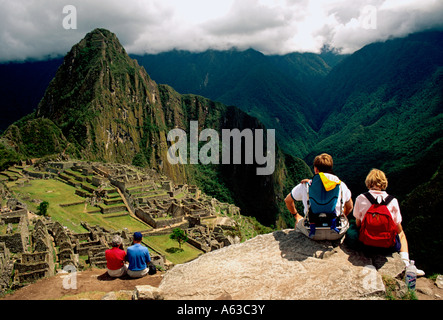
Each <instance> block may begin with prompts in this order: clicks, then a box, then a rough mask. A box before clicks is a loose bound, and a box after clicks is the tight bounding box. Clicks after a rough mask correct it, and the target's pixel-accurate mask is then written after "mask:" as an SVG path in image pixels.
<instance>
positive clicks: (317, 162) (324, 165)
mask: <svg viewBox="0 0 443 320" xmlns="http://www.w3.org/2000/svg"><path fill="white" fill-rule="evenodd" d="M333 165H334V162H333V160H332V157H331V156H330V155H329V154H327V153H322V154H320V155H318V156H316V157H315V159H314V167H316V168H317V169H318V171H320V172H326V173H332V167H333Z"/></svg>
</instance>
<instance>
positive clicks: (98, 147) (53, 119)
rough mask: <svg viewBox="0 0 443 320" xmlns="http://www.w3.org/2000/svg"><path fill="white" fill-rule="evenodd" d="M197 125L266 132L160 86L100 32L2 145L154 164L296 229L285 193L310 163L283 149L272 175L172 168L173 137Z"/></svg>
mask: <svg viewBox="0 0 443 320" xmlns="http://www.w3.org/2000/svg"><path fill="white" fill-rule="evenodd" d="M191 121H197V122H198V129H199V132H200V131H201V130H203V129H215V130H216V132H217V133H219V134H220V136H222V130H223V129H231V130H232V129H238V130H240V131H243V130H244V129H251V131H253V130H255V129H264V130H265V128H264V126H263V125H262V124H261V123H260V122H259V121H258V120H257V119H255V118H253V117H251V116H249V115H247V114H246V113H244V112H243V111H241V110H240V109H238V108H236V107H233V106H226V105H224V104H221V103H218V102H214V101H211V100H209V99H206V98H204V97H201V96H197V95H191V94H187V95H181V94H179V93H177V92H176V91H175V90H174V89H173V88H171V87H170V86H168V85H157V83H155V82H154V81H153V80H152V79H151V78H150V77H149V75H148V73H147V72H146V70H145V69H144V68H143V67H140V66H139V64H138V63H137V62H136V61H135V60H133V59H131V58H130V57H129V56H128V55H127V53H126V51H125V49H124V48H123V47H122V45H121V44H120V42H119V40H118V39H117V37H116V35H115V34H113V33H111V32H110V31H108V30H105V29H95V30H93V31H92V32H90V33H88V34H87V35H86V36H85V38H84V39H83V40H81V41H80V42H79V43H78V44H76V45H74V46H73V47H72V49H71V51H70V52H69V53H68V54H67V55H66V56H65V58H64V61H63V63H62V64H61V66H60V67H59V69H58V71H57V73H56V75H55V77H54V79H53V80H52V81H51V82H50V84H49V86H48V88H47V90H46V92H45V94H44V97H43V98H42V100H41V102H40V104H39V105H38V108H37V110H36V111H35V112H34V113H32V114H30V115H28V116H26V117H24V118H22V119H21V120H20V121H17V122H16V123H15V124H13V125H11V126H9V128H8V129H7V130H6V131H5V132H4V134H3V140H4V141H6V142H7V143H4V145H3V147H2V148H3V149H4V151H8V152H9V153H14V152H15V154H13V155H10V156H9V157H10V158H12V159H15V158H20V157H21V158H33V157H43V156H45V155H50V154H54V153H65V154H68V155H71V156H72V157H73V158H78V159H88V160H92V161H103V162H118V163H130V164H135V165H139V166H147V167H150V168H154V169H157V170H159V171H161V172H162V173H164V174H165V175H167V176H168V177H169V178H171V179H172V180H173V181H175V182H177V183H183V182H188V183H195V184H197V185H198V186H199V187H200V188H201V189H202V190H203V191H204V192H205V193H206V194H209V195H212V196H214V197H216V198H218V199H220V200H222V201H229V202H235V204H236V205H237V206H239V207H240V208H241V210H242V214H244V215H250V216H254V217H256V218H257V220H259V221H260V222H262V223H264V224H267V225H271V224H272V225H275V224H278V225H279V226H283V227H285V226H287V225H288V224H291V217H290V216H289V214H288V213H287V212H285V211H286V210H285V208H284V204H283V201H282V197H283V193H284V191H283V190H287V188H288V186H289V185H291V184H293V183H294V181H298V180H299V179H301V178H302V177H306V176H307V175H310V174H311V171H310V169H309V168H308V166H307V165H306V164H305V163H304V161H302V160H300V159H298V158H294V157H292V156H288V155H284V154H283V153H282V152H281V150H280V149H279V147H278V146H276V151H275V154H276V157H275V170H274V173H273V174H271V175H257V174H256V169H257V167H258V164H257V163H253V164H244V162H242V164H220V165H216V164H208V165H203V164H189V165H187V164H171V163H170V162H169V161H168V159H167V153H168V150H169V148H170V146H171V144H172V142H171V141H168V139H167V135H168V132H169V131H170V130H172V129H175V128H180V129H182V130H184V131H185V132H188V133H189V132H190V123H191ZM48 145H50V146H51V147H48ZM265 147H266V144H265ZM232 148H234V146H233V144H232V145H231V149H232ZM242 148H243V149H244V144H243V146H242ZM231 151H233V150H231ZM231 154H232V153H231ZM282 177H285V179H283V178H282ZM284 184H287V185H286V186H285V185H284Z"/></svg>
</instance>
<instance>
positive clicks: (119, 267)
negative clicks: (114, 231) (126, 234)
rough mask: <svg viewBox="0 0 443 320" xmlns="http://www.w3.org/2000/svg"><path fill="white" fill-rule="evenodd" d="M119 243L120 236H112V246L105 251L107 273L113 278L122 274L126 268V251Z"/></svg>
mask: <svg viewBox="0 0 443 320" xmlns="http://www.w3.org/2000/svg"><path fill="white" fill-rule="evenodd" d="M121 245H122V238H121V237H120V236H118V235H116V236H114V237H113V238H112V242H111V246H112V248H111V249H108V250H106V251H105V257H106V267H107V269H108V274H109V276H111V277H114V278H118V277H121V276H123V275H124V274H125V273H126V270H127V269H128V267H127V265H126V264H125V260H126V252H125V251H124V250H122V249H121Z"/></svg>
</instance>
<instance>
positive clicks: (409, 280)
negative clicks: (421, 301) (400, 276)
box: [405, 260, 417, 290]
mask: <svg viewBox="0 0 443 320" xmlns="http://www.w3.org/2000/svg"><path fill="white" fill-rule="evenodd" d="M416 281H417V267H416V266H415V262H414V260H411V261H410V262H409V266H407V267H406V273H405V282H406V286H407V287H408V288H409V289H410V290H415V283H416Z"/></svg>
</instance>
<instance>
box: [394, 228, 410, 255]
mask: <svg viewBox="0 0 443 320" xmlns="http://www.w3.org/2000/svg"><path fill="white" fill-rule="evenodd" d="M397 233H398V236H399V238H400V243H401V249H400V252H409V248H408V240H407V239H406V234H405V232H404V231H403V227H402V226H401V223H399V224H398V225H397Z"/></svg>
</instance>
